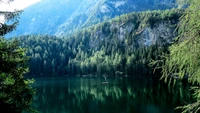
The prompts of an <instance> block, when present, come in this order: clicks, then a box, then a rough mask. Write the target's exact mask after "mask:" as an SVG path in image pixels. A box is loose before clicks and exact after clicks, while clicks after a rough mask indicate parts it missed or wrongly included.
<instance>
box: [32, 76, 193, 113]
mask: <svg viewBox="0 0 200 113" xmlns="http://www.w3.org/2000/svg"><path fill="white" fill-rule="evenodd" d="M35 80H36V82H35V84H34V85H33V87H35V88H36V89H37V93H36V96H35V98H34V103H33V107H34V108H36V109H37V110H38V111H39V112H40V113H179V112H180V111H177V110H175V111H174V108H175V107H176V106H179V105H182V104H183V103H185V102H188V101H190V100H191V99H190V98H191V95H189V93H188V91H189V90H188V89H189V87H188V86H187V85H184V86H183V85H182V84H179V85H178V87H173V88H168V87H167V85H166V84H164V83H162V82H161V81H159V80H158V79H156V78H123V79H122V78H117V79H114V78H109V79H106V81H105V79H104V78H69V77H58V78H49V77H47V78H36V79H35Z"/></svg>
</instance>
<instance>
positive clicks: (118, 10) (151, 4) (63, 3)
mask: <svg viewBox="0 0 200 113" xmlns="http://www.w3.org/2000/svg"><path fill="white" fill-rule="evenodd" d="M173 7H176V5H175V0H76V1H74V0H59V1H57V0H51V1H50V0H42V1H41V2H38V3H37V4H34V5H32V6H30V7H28V8H26V9H25V10H24V12H23V13H22V14H21V16H20V17H21V19H20V23H19V26H18V27H17V29H16V31H14V32H12V33H11V34H9V36H15V35H26V34H42V35H45V34H48V35H56V36H66V35H70V34H72V33H74V32H76V31H78V30H80V29H82V28H86V27H88V26H91V25H94V24H97V23H99V22H102V21H105V20H109V19H111V18H113V17H116V16H119V15H122V14H127V13H130V12H137V11H145V10H158V9H159V10H165V9H171V8H173Z"/></svg>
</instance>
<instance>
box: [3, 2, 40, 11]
mask: <svg viewBox="0 0 200 113" xmlns="http://www.w3.org/2000/svg"><path fill="white" fill-rule="evenodd" d="M39 1H41V0H14V1H13V2H11V3H9V4H5V3H0V11H13V10H15V9H18V10H21V9H24V8H26V7H28V6H30V5H32V4H34V3H37V2H39Z"/></svg>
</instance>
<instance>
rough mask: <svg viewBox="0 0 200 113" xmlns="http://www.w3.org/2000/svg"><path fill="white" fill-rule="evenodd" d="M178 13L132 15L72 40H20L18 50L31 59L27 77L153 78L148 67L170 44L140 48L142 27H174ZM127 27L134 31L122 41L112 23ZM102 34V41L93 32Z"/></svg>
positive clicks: (171, 11)
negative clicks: (126, 25)
mask: <svg viewBox="0 0 200 113" xmlns="http://www.w3.org/2000/svg"><path fill="white" fill-rule="evenodd" d="M181 13H182V11H181V10H176V9H173V10H166V11H154V12H150V11H147V12H142V13H131V14H126V15H122V16H120V17H117V18H115V19H113V20H111V21H108V22H104V23H101V24H99V25H96V26H92V27H90V28H88V29H84V30H83V31H81V32H78V33H76V34H74V35H73V36H71V37H68V38H65V37H62V38H58V37H54V36H48V35H46V36H41V35H38V36H22V37H20V38H18V39H19V41H20V42H21V46H22V47H25V48H27V55H28V56H30V57H31V58H30V60H29V69H30V73H29V75H30V76H63V75H65V76H82V75H84V76H85V75H88V76H102V75H103V76H121V77H122V76H156V74H154V75H153V68H154V67H150V66H149V63H150V62H151V61H152V60H158V59H159V56H160V55H161V54H162V53H163V52H166V50H167V49H166V48H167V46H168V45H170V43H167V42H164V41H165V40H162V43H159V42H157V43H156V44H152V45H146V46H140V45H139V43H138V40H139V38H140V37H139V33H138V34H137V32H138V31H139V30H140V31H141V29H143V28H144V27H147V26H150V27H154V24H156V23H159V22H163V21H169V22H174V26H173V28H175V27H176V23H177V21H178V18H179V17H180V15H181ZM114 22H115V23H116V22H117V23H120V24H126V23H128V24H130V23H133V24H134V25H135V28H134V29H133V30H132V31H131V32H129V33H126V37H125V38H124V39H123V40H122V39H120V38H119V37H117V34H118V30H119V29H115V28H114V29H110V26H111V24H112V23H114ZM99 31H100V32H101V33H103V34H99V35H103V36H102V37H101V36H99V35H97V36H96V37H95V38H94V35H95V33H96V32H99Z"/></svg>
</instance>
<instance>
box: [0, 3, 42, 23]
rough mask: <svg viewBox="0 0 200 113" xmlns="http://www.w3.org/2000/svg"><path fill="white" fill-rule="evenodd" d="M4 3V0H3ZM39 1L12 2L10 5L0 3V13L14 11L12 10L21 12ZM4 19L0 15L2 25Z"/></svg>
mask: <svg viewBox="0 0 200 113" xmlns="http://www.w3.org/2000/svg"><path fill="white" fill-rule="evenodd" d="M3 1H6V0H3ZM39 1H41V0H14V1H13V2H11V3H7V4H5V3H3V2H0V11H14V10H22V9H24V8H26V7H28V6H30V5H32V4H34V3H37V2H39ZM4 22H5V19H4V16H3V15H0V23H4Z"/></svg>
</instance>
